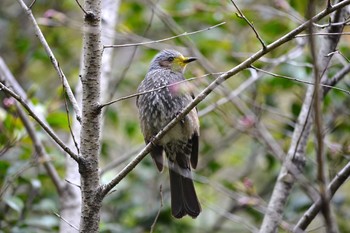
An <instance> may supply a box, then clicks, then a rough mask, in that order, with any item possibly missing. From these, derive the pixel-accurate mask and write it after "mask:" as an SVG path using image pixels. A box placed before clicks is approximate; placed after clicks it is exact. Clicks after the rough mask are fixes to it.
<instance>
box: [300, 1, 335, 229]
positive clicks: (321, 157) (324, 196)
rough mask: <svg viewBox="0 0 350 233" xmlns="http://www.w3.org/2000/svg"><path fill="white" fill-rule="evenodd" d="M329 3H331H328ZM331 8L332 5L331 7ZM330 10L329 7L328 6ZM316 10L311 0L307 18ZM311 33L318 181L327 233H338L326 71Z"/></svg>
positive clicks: (309, 38) (311, 27)
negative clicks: (325, 113)
mask: <svg viewBox="0 0 350 233" xmlns="http://www.w3.org/2000/svg"><path fill="white" fill-rule="evenodd" d="M328 3H329V2H328ZM329 6H330V5H329ZM327 8H328V6H327ZM314 10H315V2H314V1H313V0H310V1H309V3H308V10H307V13H306V14H307V16H308V18H311V17H312V15H314ZM309 32H310V35H309V37H308V40H309V45H310V51H311V57H312V63H313V76H314V80H315V84H314V85H315V87H314V94H313V96H314V101H313V108H314V111H313V113H314V122H315V137H316V141H317V143H316V161H317V180H318V185H319V193H320V198H321V200H322V206H323V208H322V214H323V217H324V220H325V225H326V231H327V232H329V233H331V232H333V233H335V232H337V230H336V224H335V223H334V221H333V219H332V214H331V207H330V204H329V195H328V192H327V188H326V187H327V183H328V182H327V175H326V172H327V170H326V164H325V151H324V143H323V140H324V135H323V118H322V99H323V98H322V97H323V96H322V95H323V93H322V90H323V89H322V88H321V85H320V83H321V75H323V74H324V72H325V70H326V69H327V67H326V68H324V71H320V70H319V68H320V67H319V64H321V63H320V62H319V61H318V57H317V56H318V54H317V53H316V42H315V40H314V37H313V36H312V34H313V25H312V24H310V25H309Z"/></svg>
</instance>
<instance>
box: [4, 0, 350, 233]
mask: <svg viewBox="0 0 350 233" xmlns="http://www.w3.org/2000/svg"><path fill="white" fill-rule="evenodd" d="M27 3H28V4H29V2H28V1H27ZM235 3H236V4H237V5H238V6H239V8H240V9H241V11H242V12H243V13H244V15H245V16H246V17H247V18H248V19H249V20H250V21H251V22H252V23H253V24H254V27H255V28H256V29H257V31H258V32H259V33H260V35H261V37H262V38H263V40H264V42H265V43H266V44H269V43H271V42H273V41H275V40H277V39H278V38H279V37H281V36H283V35H284V34H286V33H287V32H289V31H291V30H292V29H294V28H296V27H297V26H298V25H300V24H301V23H302V22H304V21H305V18H304V16H305V11H306V5H307V4H306V2H304V1H298V0H290V1H282V0H275V1H264V0H248V1H247V0H245V1H235ZM118 6H119V7H118V11H117V12H115V14H116V15H117V24H116V25H117V26H116V27H115V28H114V31H115V35H114V38H112V39H113V40H114V44H116V45H122V44H130V43H139V42H146V41H152V40H160V39H164V38H168V37H172V36H175V35H179V34H182V33H184V32H188V33H189V32H193V31H197V30H202V29H206V28H209V27H212V26H214V25H217V24H220V23H222V22H225V24H223V25H220V26H218V27H215V28H213V29H211V30H205V31H202V32H199V33H196V34H193V35H190V36H182V37H177V38H175V39H171V40H167V41H163V42H158V43H152V44H145V45H139V46H127V47H118V48H106V49H105V51H106V50H110V49H112V50H113V58H112V70H111V73H110V75H109V77H108V79H109V80H108V83H109V85H108V89H107V90H106V93H104V96H105V99H104V102H107V101H110V100H113V99H117V98H119V97H123V96H127V95H131V94H134V93H135V92H136V90H137V86H138V85H139V83H140V82H141V81H142V79H143V77H144V76H145V74H146V73H147V70H148V66H149V63H150V61H151V60H152V58H153V56H154V55H155V54H156V53H157V52H158V51H159V50H161V49H165V48H171V49H176V50H179V51H180V52H182V53H183V54H184V55H185V56H196V57H198V58H199V59H198V61H197V62H194V63H191V65H189V66H188V67H187V70H186V73H185V76H186V77H187V78H193V79H191V81H190V82H192V83H193V84H194V85H193V86H194V90H193V91H194V93H195V95H197V94H198V93H200V92H201V91H202V90H203V89H204V88H205V87H206V86H207V85H208V84H209V83H210V82H212V81H213V80H214V79H215V78H216V77H217V76H218V74H219V73H220V72H225V71H227V70H229V69H231V68H233V67H235V66H236V65H238V64H239V63H240V62H242V61H244V60H245V59H247V58H249V57H250V56H251V55H252V54H254V53H255V52H257V51H259V50H260V49H262V46H261V43H260V42H259V40H258V39H257V38H256V36H255V34H254V32H253V31H252V29H251V28H250V27H249V26H248V25H247V23H246V22H245V21H244V20H243V19H242V18H240V17H238V16H237V10H236V9H235V7H234V5H233V4H232V2H231V1H214V0H194V1H186V0H167V1H165V0H157V1H150V0H128V1H123V0H121V1H120V2H119V5H118ZM318 7H319V8H318V9H317V12H318V11H320V10H322V9H324V7H325V3H324V1H322V3H320V5H319V6H318ZM32 11H33V14H34V16H35V17H36V20H37V21H38V23H39V26H40V28H41V30H42V32H43V34H44V35H45V37H46V39H47V41H48V43H49V45H50V47H51V49H52V50H53V52H54V54H55V56H56V58H57V59H58V61H59V64H60V67H61V68H62V70H63V71H64V73H65V75H66V77H67V78H68V81H69V83H70V85H71V86H72V89H73V90H74V89H75V87H76V86H77V85H78V83H79V75H80V63H81V51H82V31H83V28H82V25H83V13H82V11H81V9H80V8H79V7H78V5H77V3H76V2H75V1H68V0H65V1H46V0H37V1H36V2H35V5H34V6H33V8H32ZM327 22H328V21H327V19H324V21H322V22H318V23H319V24H320V25H321V24H326V23H327ZM112 34H113V33H112ZM104 36H106V37H108V36H109V35H108V33H107V34H105V35H104ZM306 40H307V38H306V37H298V38H295V39H293V40H291V41H290V42H288V43H286V44H284V45H283V46H281V47H280V48H278V49H276V50H274V51H273V52H271V53H269V54H268V55H266V56H264V57H263V58H261V59H260V60H259V61H257V62H256V63H254V66H256V67H259V68H261V69H264V70H266V71H269V72H272V73H275V74H279V75H284V76H288V77H291V78H294V79H297V80H301V81H312V75H311V76H310V74H311V72H312V64H311V61H310V53H309V48H308V47H307V46H306V45H307V43H306ZM348 45H349V37H346V36H344V37H343V38H342V40H341V42H340V44H339V46H338V49H339V51H340V52H341V54H342V55H340V54H336V55H335V57H334V59H333V60H332V64H331V65H330V68H329V69H330V74H332V73H336V72H337V71H338V70H339V69H340V68H341V67H342V66H343V65H344V64H346V63H348V60H346V57H348V58H349V57H350V49H349V46H348ZM0 56H1V57H2V58H3V59H4V61H5V62H6V64H7V65H8V66H9V68H10V70H11V72H12V73H13V75H14V76H15V78H16V79H17V81H18V82H19V83H20V85H21V86H22V87H23V89H24V90H25V91H26V93H27V95H28V98H29V99H30V100H31V101H32V103H34V105H35V109H36V111H38V112H40V113H42V114H43V115H44V116H45V119H46V121H47V122H48V123H49V124H50V126H51V127H52V128H53V129H54V130H55V131H56V132H57V134H58V135H59V136H60V137H61V138H62V139H63V140H65V141H68V140H69V138H70V133H69V126H68V120H67V113H66V108H65V103H64V99H65V95H64V92H63V89H62V85H61V81H60V79H59V77H58V76H57V73H56V71H55V70H54V69H53V66H52V64H51V62H50V59H49V58H48V57H47V55H46V53H45V51H44V49H43V47H42V46H41V44H40V42H39V40H38V39H37V38H36V36H35V34H34V31H33V27H32V24H31V23H30V22H29V21H28V19H27V17H26V14H25V12H24V11H23V10H22V9H21V8H20V6H19V4H18V2H16V1H12V0H2V1H1V2H0ZM349 86H350V80H349V78H346V79H345V80H344V81H343V82H341V83H340V85H339V87H340V88H344V89H349ZM306 87H307V86H306V84H305V83H303V82H300V81H296V80H288V79H286V78H281V77H274V76H272V75H268V74H266V73H263V72H258V71H257V70H254V69H246V70H244V71H242V72H240V73H238V74H237V75H235V76H233V77H231V78H230V79H229V80H227V81H226V82H225V83H224V84H223V85H222V86H220V87H219V88H217V89H216V90H215V91H214V92H213V93H212V94H210V95H209V96H208V97H207V98H206V99H205V100H204V101H203V102H201V103H200V104H199V105H198V106H197V108H198V112H199V115H200V125H201V136H200V157H199V165H198V167H197V169H196V170H195V171H194V179H195V186H196V189H197V194H198V197H199V199H200V202H201V203H202V208H203V212H202V213H201V215H200V216H199V217H198V218H197V219H196V220H193V219H191V218H188V217H185V218H183V219H181V220H176V219H174V218H172V217H171V213H170V195H169V177H168V172H167V171H165V172H163V173H158V172H157V169H156V167H155V165H154V164H153V162H152V160H151V158H150V157H149V156H147V157H146V158H145V159H144V160H143V161H142V162H141V163H140V164H139V165H138V166H137V167H136V168H135V169H134V170H133V171H132V172H131V173H130V174H129V175H128V176H127V177H126V178H125V179H124V180H123V181H122V182H121V183H120V184H119V185H118V186H116V187H115V191H114V192H113V193H111V194H110V195H108V197H107V198H106V199H105V201H104V202H103V208H102V215H101V216H102V217H101V227H100V230H101V232H130V233H133V232H148V231H150V228H151V225H152V223H153V222H154V220H155V218H156V215H157V212H158V211H159V209H160V215H159V218H158V220H157V222H156V225H155V229H154V232H208V233H209V232H255V231H256V230H257V229H259V226H260V224H261V221H262V218H263V216H264V211H265V208H266V206H267V203H268V200H269V197H270V195H271V192H272V190H273V187H274V184H275V181H276V178H277V175H278V172H279V169H280V167H281V161H280V159H278V156H277V155H276V154H275V153H274V152H273V150H272V149H271V148H273V147H274V146H277V147H280V148H281V149H282V150H283V151H284V152H285V153H286V152H287V151H288V148H289V146H290V140H291V135H292V133H293V129H294V124H295V122H296V119H297V116H298V114H299V110H300V107H301V105H302V102H303V99H304V93H305V90H306ZM0 100H1V103H0V232H58V228H59V227H58V226H59V218H58V217H57V216H55V214H54V213H58V212H59V209H60V204H59V199H58V194H57V192H56V191H55V189H54V188H53V184H52V182H51V180H50V179H49V177H48V175H47V173H46V171H45V170H44V169H43V167H42V166H41V161H40V160H38V159H37V157H36V154H35V152H34V150H33V145H32V142H31V140H30V138H29V136H28V134H27V132H26V130H25V129H24V127H23V124H22V122H21V121H20V120H19V118H18V115H17V112H16V109H15V106H14V100H13V99H12V98H10V97H8V96H6V95H4V93H3V92H0ZM349 106H350V98H349V95H348V94H346V93H344V92H341V91H337V90H331V91H330V93H329V94H328V95H327V97H326V98H325V101H324V106H323V107H324V108H323V111H324V116H323V117H324V123H325V128H326V132H325V133H326V135H327V136H326V147H327V160H328V167H329V176H330V178H333V177H334V175H335V174H336V173H337V172H338V171H339V170H340V169H341V168H342V167H343V166H344V165H345V164H346V163H347V162H348V160H349V151H350V149H349V146H350V145H349V144H350V134H349V130H350V121H349V115H350V110H349ZM70 110H71V109H70ZM70 114H71V117H70V118H71V119H72V118H74V116H72V110H71V111H70ZM103 117H104V128H103V132H102V135H103V140H102V142H101V143H102V150H101V163H100V165H101V174H102V179H101V180H102V182H103V183H106V182H108V181H110V180H111V179H112V178H113V177H114V176H115V175H116V174H117V173H118V172H119V171H120V170H121V169H122V168H123V167H124V166H125V165H126V164H127V163H128V162H129V161H130V160H131V159H132V158H133V157H134V156H135V155H136V154H137V153H138V152H139V151H140V150H141V149H142V147H143V145H144V142H143V137H142V134H141V131H140V127H139V122H138V116H137V108H136V105H135V99H134V98H130V99H127V100H123V101H119V102H117V103H115V104H112V105H110V106H108V107H107V108H106V111H105V113H104V116H103ZM37 129H38V130H37V132H38V134H39V136H40V138H43V139H45V149H46V150H47V152H48V153H49V155H50V158H51V160H52V161H53V164H54V166H55V167H56V168H57V170H58V172H59V173H60V175H61V176H62V177H64V176H65V173H66V169H65V164H66V162H65V156H62V155H63V153H62V151H60V150H59V149H57V147H56V146H55V144H54V143H53V142H52V141H51V140H48V139H47V138H48V136H47V135H46V133H44V132H43V131H41V130H39V129H40V128H39V126H37ZM302 175H303V176H304V177H305V178H306V179H305V181H304V182H299V183H298V184H297V185H296V186H295V187H294V190H293V193H292V195H291V196H290V198H289V201H288V203H287V207H286V209H285V212H284V218H283V223H282V225H281V229H280V230H281V232H286V230H285V229H286V228H288V226H290V225H293V224H295V223H296V222H297V221H298V220H299V218H300V217H301V216H302V214H303V213H304V212H305V210H306V209H307V208H308V207H309V206H310V205H311V204H312V192H310V189H315V190H317V186H316V183H315V180H316V162H315V146H314V137H313V135H312V136H311V137H310V140H309V142H308V146H307V161H306V169H305V173H304V174H302ZM160 186H162V189H161V190H162V191H161V192H160ZM349 192H350V186H349V184H345V185H343V186H342V188H341V189H340V190H339V191H338V192H337V194H336V195H335V197H334V199H333V204H334V207H335V208H334V210H335V215H336V219H337V223H338V224H339V228H340V230H341V232H350V226H349V224H348V221H349V220H350V215H349V211H348V210H349V208H350V197H349V195H347V193H349ZM320 219H321V217H320ZM320 219H316V220H315V221H314V222H313V224H312V225H311V226H310V228H309V229H316V230H315V231H314V232H322V230H317V229H318V227H320V226H322V224H321V221H319V220H320Z"/></svg>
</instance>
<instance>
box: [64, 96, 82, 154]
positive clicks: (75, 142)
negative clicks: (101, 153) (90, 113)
mask: <svg viewBox="0 0 350 233" xmlns="http://www.w3.org/2000/svg"><path fill="white" fill-rule="evenodd" d="M64 106H65V108H66V115H67V123H68V128H69V132H70V135H71V136H72V140H73V142H74V146H75V148H76V149H77V153H78V155H79V154H80V151H79V145H78V143H77V141H76V140H75V136H74V133H73V130H72V125H71V121H70V117H69V108H68V104H67V99H66V96H64Z"/></svg>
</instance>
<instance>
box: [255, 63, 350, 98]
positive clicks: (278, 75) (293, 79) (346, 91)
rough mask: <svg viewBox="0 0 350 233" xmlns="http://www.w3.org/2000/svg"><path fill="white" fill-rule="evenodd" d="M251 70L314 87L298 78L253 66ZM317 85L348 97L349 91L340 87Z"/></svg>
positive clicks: (311, 83)
mask: <svg viewBox="0 0 350 233" xmlns="http://www.w3.org/2000/svg"><path fill="white" fill-rule="evenodd" d="M251 68H252V69H255V70H257V71H260V72H263V73H265V74H268V75H271V76H273V77H276V78H284V79H288V80H292V81H295V82H299V83H304V84H307V85H312V86H314V85H315V83H313V82H310V81H306V80H301V79H298V78H293V77H289V76H285V75H280V74H275V73H272V72H269V71H266V70H263V69H259V68H257V67H255V66H253V65H252V66H251ZM319 85H320V86H322V87H326V88H329V89H334V90H338V91H341V92H344V93H346V94H348V95H350V91H348V90H345V89H343V88H340V87H335V86H332V85H328V84H321V83H320V84H319Z"/></svg>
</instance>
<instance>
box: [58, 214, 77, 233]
mask: <svg viewBox="0 0 350 233" xmlns="http://www.w3.org/2000/svg"><path fill="white" fill-rule="evenodd" d="M53 214H54V215H56V216H57V217H58V218H59V219H61V220H62V221H63V222H65V223H67V224H68V225H69V226H70V227H72V228H73V229H75V230H76V231H77V232H79V228H78V227H76V226H74V225H73V224H71V223H70V222H68V221H67V220H66V219H64V218H63V217H62V216H61V215H59V214H58V213H55V212H54V213H53Z"/></svg>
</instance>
